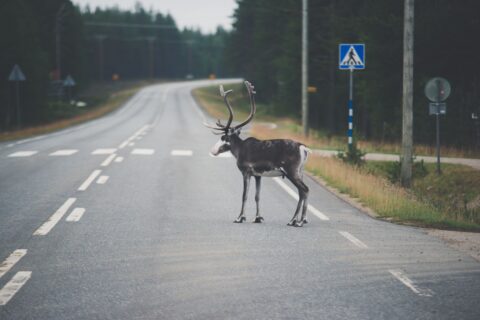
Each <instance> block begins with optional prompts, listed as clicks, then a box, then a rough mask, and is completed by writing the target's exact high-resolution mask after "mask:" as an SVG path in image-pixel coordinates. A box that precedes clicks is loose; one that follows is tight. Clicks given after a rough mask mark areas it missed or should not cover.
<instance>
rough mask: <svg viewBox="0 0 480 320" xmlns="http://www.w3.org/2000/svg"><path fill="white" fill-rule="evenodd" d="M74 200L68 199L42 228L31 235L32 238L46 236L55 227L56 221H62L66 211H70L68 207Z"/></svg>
mask: <svg viewBox="0 0 480 320" xmlns="http://www.w3.org/2000/svg"><path fill="white" fill-rule="evenodd" d="M76 200H77V199H76V198H68V200H67V201H65V203H64V204H63V205H62V206H61V207H60V208H58V210H57V211H56V212H55V213H54V214H53V215H52V216H51V217H50V218H49V219H48V220H47V222H45V223H44V224H42V226H40V228H38V229H37V230H36V231H35V232H34V233H33V235H34V236H44V235H46V234H48V233H49V232H50V230H52V229H53V227H55V225H56V224H57V223H58V221H60V219H62V217H63V216H64V215H65V213H66V212H67V211H68V209H70V207H71V206H72V204H73V203H74V202H75V201H76Z"/></svg>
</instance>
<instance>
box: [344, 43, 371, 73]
mask: <svg viewBox="0 0 480 320" xmlns="http://www.w3.org/2000/svg"><path fill="white" fill-rule="evenodd" d="M338 67H339V68H340V70H362V69H365V44H363V43H341V44H340V45H339V48H338Z"/></svg>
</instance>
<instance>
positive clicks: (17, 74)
mask: <svg viewBox="0 0 480 320" xmlns="http://www.w3.org/2000/svg"><path fill="white" fill-rule="evenodd" d="M25 80H27V78H25V75H24V74H23V72H22V69H20V67H19V66H18V64H16V65H14V66H13V69H12V72H10V75H9V76H8V81H25Z"/></svg>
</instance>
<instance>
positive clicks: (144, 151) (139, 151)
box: [132, 149, 155, 155]
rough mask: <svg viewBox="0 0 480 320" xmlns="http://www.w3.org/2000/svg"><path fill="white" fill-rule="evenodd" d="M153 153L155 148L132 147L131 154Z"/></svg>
mask: <svg viewBox="0 0 480 320" xmlns="http://www.w3.org/2000/svg"><path fill="white" fill-rule="evenodd" d="M154 153H155V150H153V149H133V150H132V154H138V155H152V154H154Z"/></svg>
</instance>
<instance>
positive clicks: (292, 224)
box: [287, 220, 303, 227]
mask: <svg viewBox="0 0 480 320" xmlns="http://www.w3.org/2000/svg"><path fill="white" fill-rule="evenodd" d="M287 226H291V227H302V226H303V221H302V222H298V221H297V220H294V221H290V222H289V223H288V224H287Z"/></svg>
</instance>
